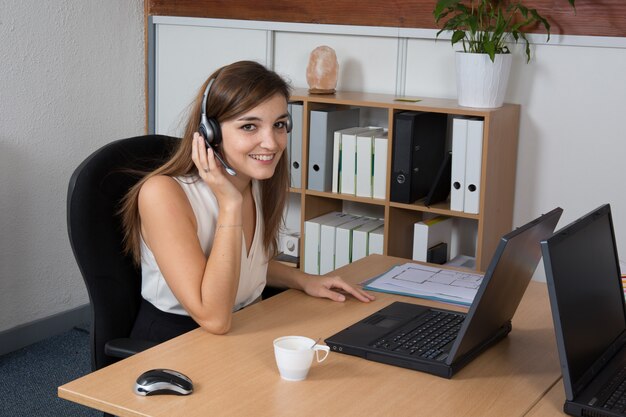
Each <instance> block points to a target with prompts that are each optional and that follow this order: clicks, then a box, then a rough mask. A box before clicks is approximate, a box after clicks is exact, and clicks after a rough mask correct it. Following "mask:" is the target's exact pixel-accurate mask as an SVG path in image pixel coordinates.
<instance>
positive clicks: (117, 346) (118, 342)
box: [104, 338, 158, 358]
mask: <svg viewBox="0 0 626 417" xmlns="http://www.w3.org/2000/svg"><path fill="white" fill-rule="evenodd" d="M156 345H158V343H156V342H150V341H147V340H138V339H129V338H122V339H113V340H109V341H108V342H107V343H106V345H104V354H105V355H107V356H112V357H114V358H128V357H129V356H133V355H134V354H135V353H139V352H141V351H143V350H146V349H150V348H151V347H153V346H156Z"/></svg>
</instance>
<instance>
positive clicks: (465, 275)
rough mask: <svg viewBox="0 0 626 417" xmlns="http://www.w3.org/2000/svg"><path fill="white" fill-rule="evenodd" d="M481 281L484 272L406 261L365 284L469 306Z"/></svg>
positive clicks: (392, 291)
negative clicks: (443, 267) (457, 269)
mask: <svg viewBox="0 0 626 417" xmlns="http://www.w3.org/2000/svg"><path fill="white" fill-rule="evenodd" d="M482 280H483V275H482V274H477V273H473V272H465V271H456V270H450V269H442V268H436V267H432V266H428V265H421V264H414V263H406V264H404V265H397V266H394V267H393V268H391V269H390V270H389V271H387V272H385V273H384V274H382V275H379V276H377V277H375V278H372V279H369V280H367V281H364V282H362V284H363V288H364V289H366V290H373V291H380V292H388V293H392V294H400V295H408V296H412V297H419V298H426V299H430V300H437V301H444V302H447V303H453V304H460V305H464V306H469V305H471V304H472V301H473V300H474V297H475V296H476V292H477V291H478V288H479V287H480V283H481V282H482Z"/></svg>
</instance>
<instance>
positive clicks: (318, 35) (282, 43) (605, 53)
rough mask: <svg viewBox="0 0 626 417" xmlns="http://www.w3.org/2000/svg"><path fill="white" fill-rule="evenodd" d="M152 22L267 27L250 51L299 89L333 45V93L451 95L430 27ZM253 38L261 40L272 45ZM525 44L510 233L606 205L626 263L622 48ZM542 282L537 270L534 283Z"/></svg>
mask: <svg viewBox="0 0 626 417" xmlns="http://www.w3.org/2000/svg"><path fill="white" fill-rule="evenodd" d="M157 23H159V25H163V26H167V25H169V24H172V25H174V27H172V28H170V30H172V31H174V32H176V31H178V30H181V31H184V30H185V29H184V27H185V26H186V25H189V24H191V25H206V26H215V27H218V26H222V25H223V26H226V27H229V29H223V28H222V29H215V28H214V29H213V30H216V31H218V32H219V31H220V30H232V27H237V26H240V27H242V28H245V29H242V30H246V31H249V30H251V29H254V30H257V31H259V29H264V30H266V32H267V33H268V34H271V36H269V38H270V39H273V42H267V43H266V45H265V50H264V51H258V50H255V51H256V53H257V54H258V55H260V56H263V55H264V54H265V55H268V56H270V57H271V58H269V59H266V61H270V62H268V63H269V64H271V66H273V68H274V69H275V70H276V71H277V72H278V73H280V74H281V75H284V76H285V77H287V78H288V79H290V80H291V82H292V84H293V85H294V86H295V87H307V85H306V77H305V74H306V66H307V63H308V57H309V54H310V52H311V50H312V49H313V48H315V47H316V46H319V45H329V46H331V47H333V48H334V49H335V50H336V52H337V55H338V60H339V66H340V75H339V82H338V86H337V89H338V90H357V91H359V90H361V91H368V92H381V93H391V94H393V93H405V94H406V95H410V96H417V97H419V96H425V97H445V98H455V97H456V85H455V71H454V65H455V63H454V52H453V49H452V48H451V46H450V43H449V42H448V41H447V40H444V39H440V40H435V39H434V36H433V35H434V33H435V32H436V31H432V30H419V29H415V30H413V29H396V30H395V31H394V30H393V28H362V27H348V26H333V25H302V24H300V25H298V24H288V23H271V22H250V21H220V20H218V19H178V18H160V20H159V21H158V22H157ZM178 25H180V26H178ZM257 36H259V41H260V42H262V40H263V39H267V38H268V35H264V34H257ZM531 39H532V40H533V41H534V42H537V44H535V45H532V51H533V53H534V59H533V61H531V63H530V64H526V63H525V61H524V57H523V55H522V50H521V49H520V48H521V46H519V45H518V46H516V47H513V49H514V50H515V52H516V55H515V57H514V67H513V71H512V74H511V79H510V82H509V88H508V92H507V96H506V101H507V102H511V103H518V104H520V105H521V125H520V138H519V148H518V166H517V182H516V189H515V208H514V215H513V218H514V226H520V225H522V224H524V223H526V222H527V221H529V220H531V219H532V218H535V217H537V216H539V215H540V214H541V213H545V212H547V211H549V210H551V209H552V208H554V207H555V206H561V207H562V208H563V209H564V214H563V216H562V218H561V221H560V223H559V226H558V227H561V226H564V225H565V224H567V223H569V222H571V221H573V220H575V219H576V218H578V217H580V216H582V215H583V214H585V213H587V212H588V211H591V210H592V209H594V208H596V207H597V206H599V205H600V204H603V203H606V202H608V203H611V205H612V209H613V217H614V223H615V228H616V235H617V244H618V249H619V250H620V253H621V254H622V259H626V187H625V186H624V182H625V181H626V171H624V168H623V165H624V158H625V157H626V123H625V122H624V118H626V80H625V79H624V71H625V70H626V42H625V41H624V39H621V38H593V37H576V36H566V37H559V36H553V37H552V40H551V42H550V43H548V44H546V43H545V39H544V37H543V36H531ZM213 41H214V40H213V39H212V38H209V37H207V38H205V39H204V40H199V39H197V38H195V39H194V42H211V43H212V42H213ZM568 44H569V45H579V46H567V45H568ZM257 45H258V44H257ZM239 52H240V53H239V54H238V56H239V59H242V58H246V57H247V55H246V52H245V51H242V50H240V51H239ZM249 58H250V59H254V57H249ZM162 59H163V58H162ZM178 65H179V66H180V67H182V68H184V67H185V65H184V64H183V63H181V62H178ZM212 69H215V68H211V70H212ZM161 75H162V76H165V74H161ZM177 76H179V75H177ZM161 82H162V83H164V84H168V83H172V82H175V80H174V79H171V78H170V79H168V80H164V79H161ZM161 99H162V100H164V101H168V100H170V99H169V98H168V97H164V96H163V97H161ZM157 106H158V105H157ZM161 122H162V123H161V124H160V126H159V127H160V128H163V129H164V130H163V131H164V132H168V129H166V128H165V127H166V126H167V125H168V123H167V122H166V121H165V120H162V121H161ZM170 132H171V131H170ZM543 277H544V275H543V267H542V266H541V265H540V267H539V268H538V273H537V274H536V275H535V278H536V279H540V280H541V279H543Z"/></svg>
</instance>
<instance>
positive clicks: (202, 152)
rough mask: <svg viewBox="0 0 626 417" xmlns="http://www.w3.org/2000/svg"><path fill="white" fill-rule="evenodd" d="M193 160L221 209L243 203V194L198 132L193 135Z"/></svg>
mask: <svg viewBox="0 0 626 417" xmlns="http://www.w3.org/2000/svg"><path fill="white" fill-rule="evenodd" d="M191 159H192V160H193V162H194V164H195V165H196V168H198V175H199V176H200V178H202V180H203V181H204V182H206V183H207V184H208V185H209V187H211V191H213V193H214V194H215V197H216V198H217V201H218V203H219V205H220V207H228V206H229V204H239V205H240V204H241V203H242V201H243V197H242V195H241V192H240V191H239V190H238V189H237V188H236V187H235V185H234V184H233V183H232V182H231V181H230V180H229V179H228V176H227V174H226V171H225V170H224V168H223V167H222V165H221V164H220V163H219V162H218V161H217V159H216V158H215V154H214V152H213V149H212V148H207V147H206V145H205V144H204V138H203V137H202V136H201V135H200V134H199V133H198V132H196V133H194V134H193V143H192V149H191Z"/></svg>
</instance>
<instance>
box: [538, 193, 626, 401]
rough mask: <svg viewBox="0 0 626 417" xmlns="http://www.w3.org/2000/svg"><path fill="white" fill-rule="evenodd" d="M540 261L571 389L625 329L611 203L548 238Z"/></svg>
mask: <svg viewBox="0 0 626 417" xmlns="http://www.w3.org/2000/svg"><path fill="white" fill-rule="evenodd" d="M546 249H547V252H548V253H547V254H546V253H545V250H546ZM546 258H548V259H546ZM544 262H546V272H547V274H546V275H547V278H548V284H549V285H551V286H553V288H551V290H552V291H553V295H554V296H555V297H554V298H556V300H554V299H552V300H551V302H554V301H556V302H557V305H558V317H559V321H560V326H561V340H560V342H561V343H562V346H560V350H559V354H560V355H563V354H564V355H565V361H566V366H565V368H566V369H563V371H564V372H567V373H568V374H569V378H564V379H565V381H564V382H566V384H567V382H571V386H570V387H567V388H569V389H571V392H572V393H574V394H575V393H577V392H578V391H579V389H580V388H582V387H583V386H584V385H585V384H586V383H587V382H588V379H590V378H591V377H592V373H593V372H592V370H591V367H592V365H593V364H594V363H595V362H596V361H597V360H598V359H599V358H600V357H601V356H602V354H603V353H604V352H605V351H606V350H607V348H609V347H610V346H611V344H612V343H613V342H614V341H616V339H617V338H618V337H619V336H620V335H621V334H622V332H624V330H625V329H626V318H625V316H624V293H623V290H622V285H621V278H620V271H619V260H618V257H617V251H616V247H615V237H614V234H613V224H612V219H611V210H610V206H608V205H605V206H603V207H601V208H600V209H598V210H596V211H594V212H592V213H589V214H588V215H586V216H584V217H582V218H581V219H579V220H577V221H575V222H574V223H572V224H570V225H568V226H567V227H565V228H563V229H561V230H560V231H558V232H557V233H556V234H555V235H554V236H553V237H552V238H550V239H548V241H547V245H545V244H544ZM552 308H553V310H554V305H553V307H552ZM555 319H556V316H555ZM557 326H558V325H557ZM558 332H559V330H558V327H557V333H558ZM557 338H558V334H557ZM561 362H563V358H561ZM564 376H565V375H564ZM568 380H569V381H568ZM567 388H566V389H567Z"/></svg>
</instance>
